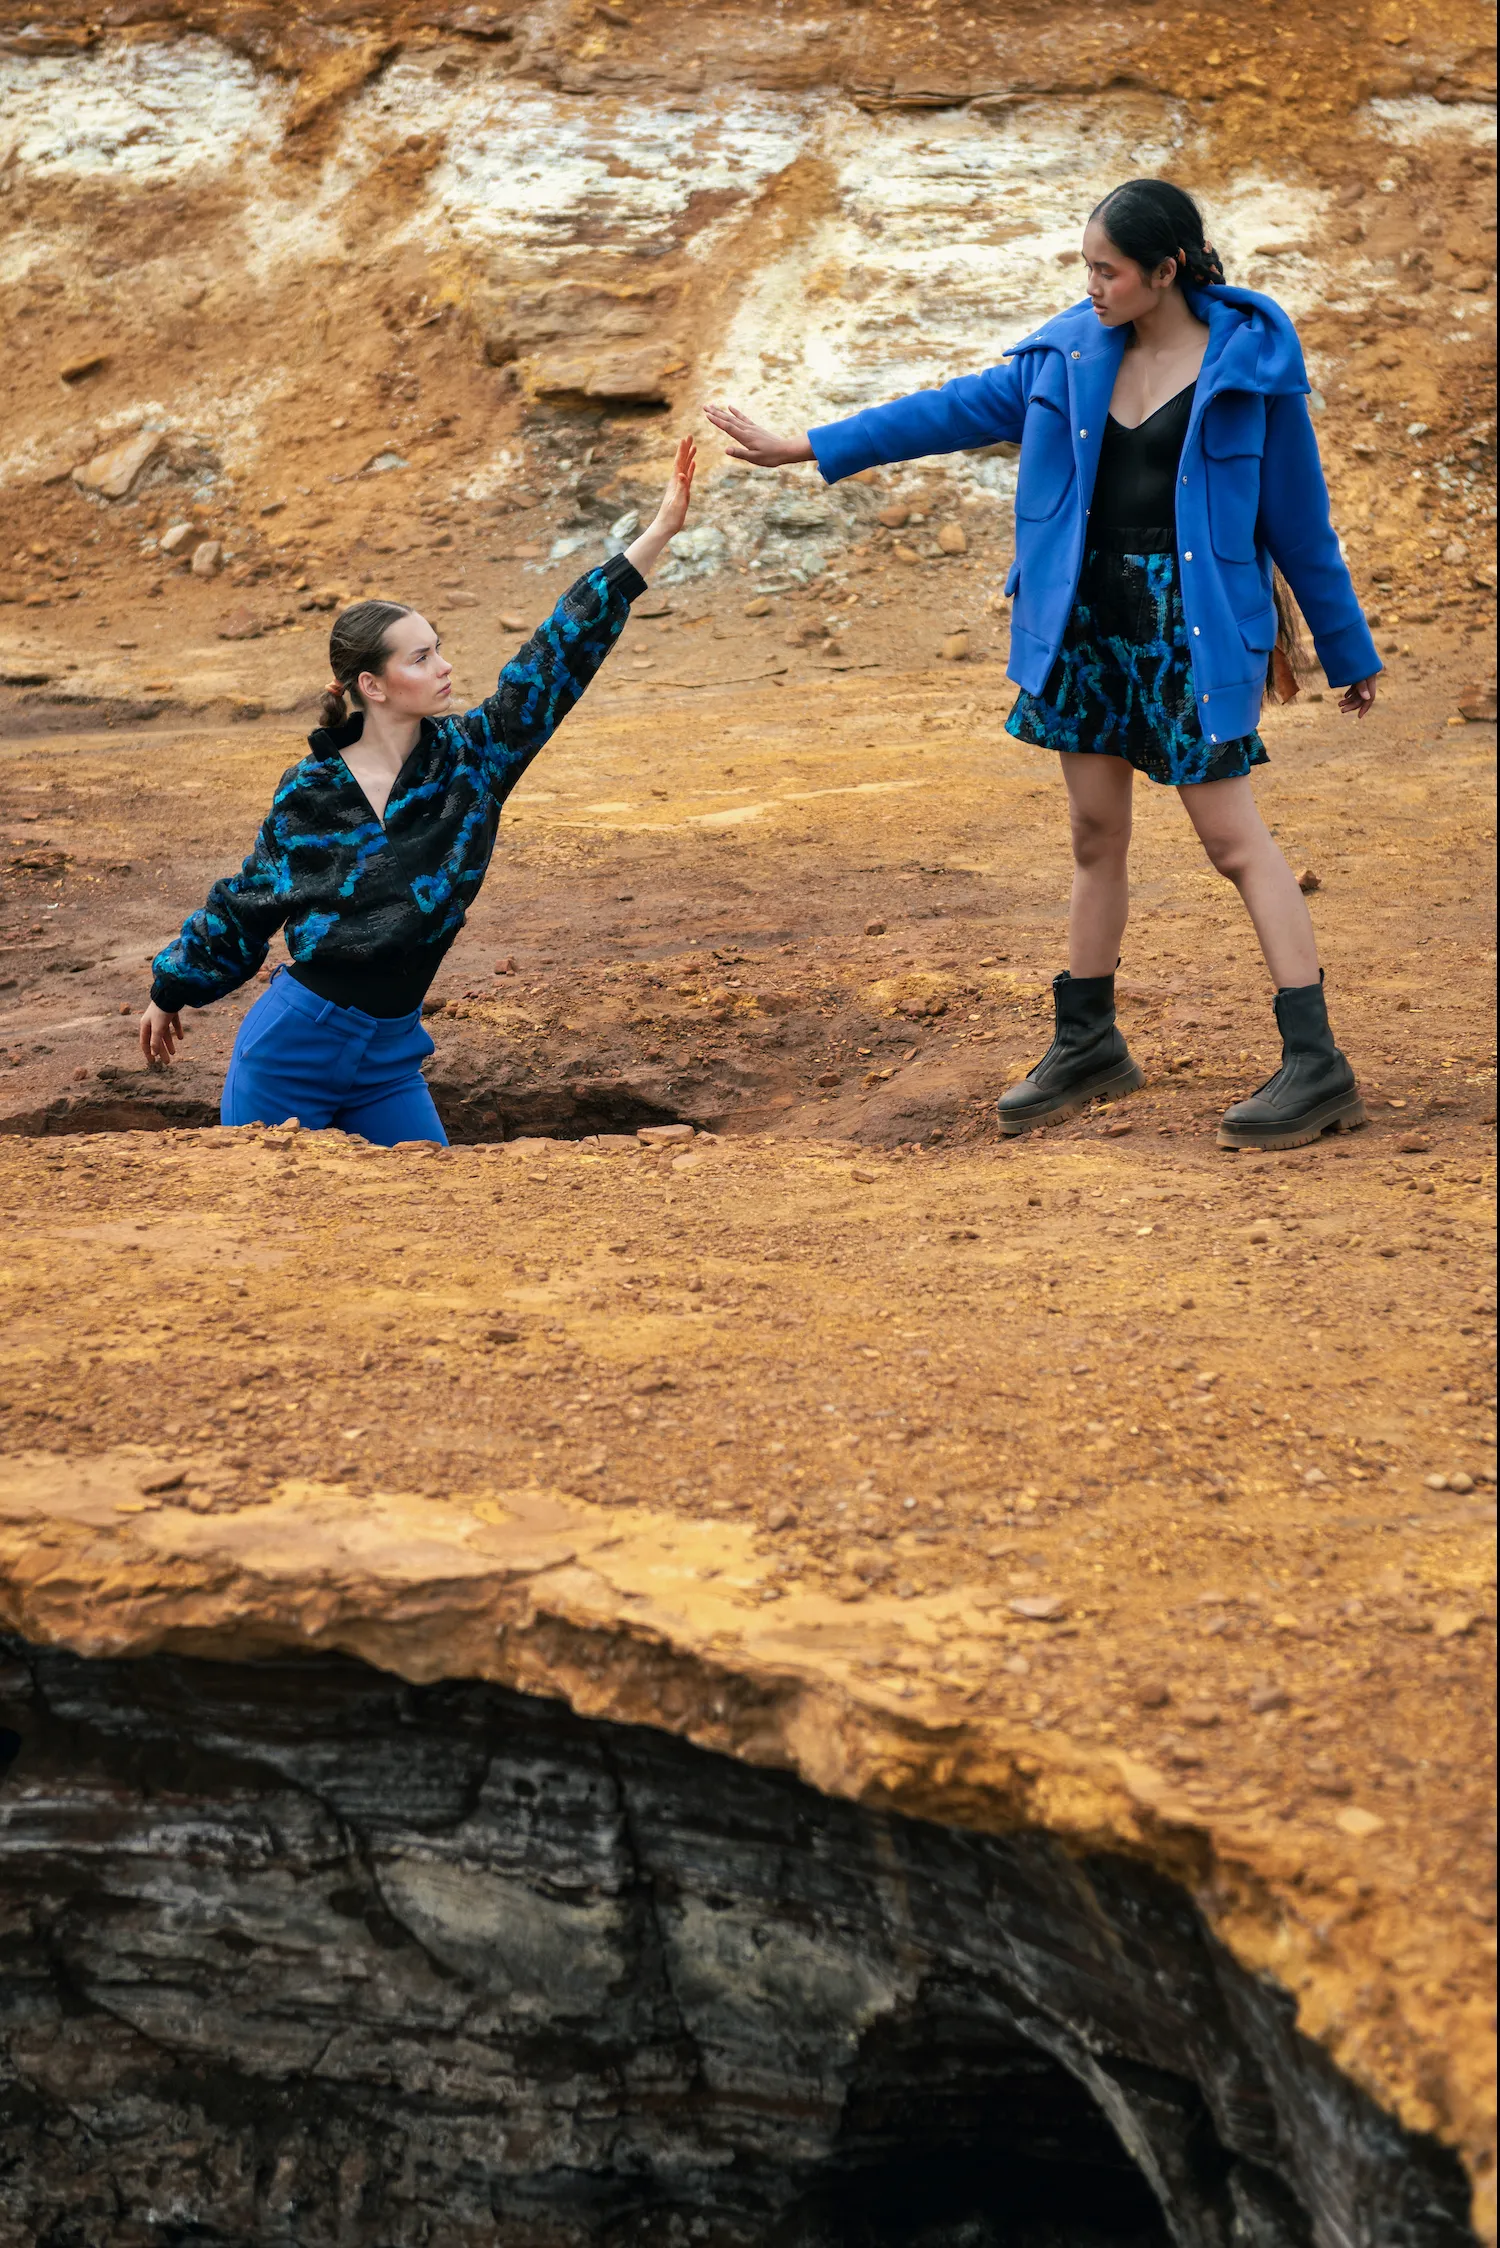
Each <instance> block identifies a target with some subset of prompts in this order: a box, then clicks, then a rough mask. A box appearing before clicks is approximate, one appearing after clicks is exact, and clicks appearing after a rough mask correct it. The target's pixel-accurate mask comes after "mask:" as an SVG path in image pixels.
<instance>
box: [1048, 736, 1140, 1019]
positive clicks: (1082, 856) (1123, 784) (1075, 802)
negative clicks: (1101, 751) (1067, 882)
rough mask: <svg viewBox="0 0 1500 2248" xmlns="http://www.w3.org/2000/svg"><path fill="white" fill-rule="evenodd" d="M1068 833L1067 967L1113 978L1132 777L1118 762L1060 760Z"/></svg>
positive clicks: (1126, 889)
mask: <svg viewBox="0 0 1500 2248" xmlns="http://www.w3.org/2000/svg"><path fill="white" fill-rule="evenodd" d="M1062 769H1063V778H1064V780H1065V781H1066V782H1067V784H1068V816H1069V819H1070V820H1071V822H1072V827H1073V896H1072V902H1071V904H1070V905H1069V908H1068V967H1069V970H1070V972H1071V973H1072V974H1073V975H1075V976H1112V975H1113V974H1114V972H1115V962H1116V961H1117V960H1118V959H1119V957H1120V945H1121V942H1122V941H1123V939H1124V935H1125V923H1126V921H1127V920H1128V918H1129V915H1130V815H1131V788H1132V786H1133V784H1134V781H1135V774H1134V772H1133V771H1132V769H1131V768H1130V766H1129V765H1127V764H1126V762H1125V760H1124V758H1123V757H1096V756H1092V755H1089V754H1087V753H1082V752H1078V751H1073V752H1071V753H1068V754H1065V755H1064V757H1063V759H1062Z"/></svg>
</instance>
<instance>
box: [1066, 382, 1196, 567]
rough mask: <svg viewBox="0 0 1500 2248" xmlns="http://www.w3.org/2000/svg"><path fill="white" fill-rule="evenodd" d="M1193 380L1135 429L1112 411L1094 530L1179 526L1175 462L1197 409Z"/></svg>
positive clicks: (1092, 514)
mask: <svg viewBox="0 0 1500 2248" xmlns="http://www.w3.org/2000/svg"><path fill="white" fill-rule="evenodd" d="M1197 387H1198V385H1197V383H1196V382H1190V383H1189V384H1188V386H1187V388H1186V390H1179V391H1178V393H1177V396H1176V397H1175V398H1169V399H1168V400H1167V402H1166V404H1165V406H1158V407H1157V409H1156V412H1155V413H1154V414H1148V415H1147V416H1146V419H1145V420H1144V421H1143V422H1138V423H1137V424H1136V426H1135V428H1134V429H1127V428H1126V427H1125V425H1124V423H1123V422H1117V421H1116V420H1115V417H1114V415H1113V414H1111V415H1110V416H1109V418H1108V420H1107V421H1106V422H1105V425H1104V442H1103V444H1102V445H1101V446H1100V448H1099V474H1098V476H1097V478H1096V479H1095V483H1094V500H1093V506H1092V508H1091V509H1090V512H1089V530H1090V534H1091V535H1093V536H1097V535H1098V534H1099V533H1100V532H1110V533H1116V532H1119V531H1121V530H1124V529H1126V528H1129V529H1131V530H1148V531H1155V532H1158V533H1160V532H1168V533H1171V532H1175V530H1176V527H1177V464H1178V462H1179V461H1180V460H1181V458H1182V447H1183V441H1184V439H1185V438H1186V436H1187V430H1188V423H1189V421H1190V420H1191V419H1192V413H1193V393H1194V392H1195V391H1196V389H1197Z"/></svg>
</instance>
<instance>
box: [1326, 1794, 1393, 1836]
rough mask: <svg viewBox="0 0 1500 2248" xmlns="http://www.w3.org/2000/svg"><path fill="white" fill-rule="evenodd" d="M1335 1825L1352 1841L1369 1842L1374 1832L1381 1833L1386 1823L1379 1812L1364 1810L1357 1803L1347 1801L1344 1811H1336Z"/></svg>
mask: <svg viewBox="0 0 1500 2248" xmlns="http://www.w3.org/2000/svg"><path fill="white" fill-rule="evenodd" d="M1333 1823H1334V1825H1335V1826H1336V1827H1337V1828H1338V1830H1339V1832H1340V1833H1341V1834H1347V1835H1348V1836H1349V1837H1350V1839H1351V1840H1352V1841H1355V1842H1368V1841H1369V1839H1370V1837H1371V1835H1372V1834H1379V1832H1380V1830H1381V1828H1382V1827H1383V1826H1384V1825H1385V1821H1384V1819H1382V1818H1381V1817H1380V1816H1379V1814H1378V1813H1377V1812H1374V1811H1362V1810H1361V1809H1360V1807H1359V1805H1358V1804H1357V1803H1346V1804H1345V1805H1344V1808H1343V1810H1342V1811H1338V1812H1335V1814H1334V1820H1333Z"/></svg>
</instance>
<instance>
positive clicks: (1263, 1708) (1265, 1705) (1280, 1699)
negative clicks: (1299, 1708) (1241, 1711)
mask: <svg viewBox="0 0 1500 2248" xmlns="http://www.w3.org/2000/svg"><path fill="white" fill-rule="evenodd" d="M1248 1700H1249V1703H1250V1707H1251V1709H1252V1710H1253V1712H1254V1713H1255V1715H1256V1716H1257V1717H1264V1716H1265V1715H1266V1713H1267V1711H1268V1710H1273V1709H1285V1708H1286V1707H1287V1706H1288V1704H1289V1702H1290V1700H1291V1696H1290V1695H1289V1694H1288V1693H1287V1690H1286V1688H1285V1687H1284V1686H1278V1685H1276V1684H1275V1683H1274V1681H1272V1680H1269V1679H1267V1680H1264V1681H1263V1682H1262V1683H1261V1684H1260V1685H1258V1686H1252V1687H1251V1689H1250V1692H1249V1696H1248Z"/></svg>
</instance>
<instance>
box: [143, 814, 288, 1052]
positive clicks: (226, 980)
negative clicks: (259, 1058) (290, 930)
mask: <svg viewBox="0 0 1500 2248" xmlns="http://www.w3.org/2000/svg"><path fill="white" fill-rule="evenodd" d="M274 817H275V815H274V813H273V815H272V819H274ZM271 827H272V820H267V821H266V822H265V824H264V825H263V826H262V828H261V830H260V833H259V834H258V835H257V836H256V838H255V843H254V845H253V847H252V849H251V852H250V855H249V857H248V858H247V859H246V861H245V863H244V865H243V866H242V867H241V868H240V871H239V873H238V874H230V875H226V876H225V877H224V879H223V880H222V881H219V882H216V883H215V884H214V886H213V888H212V889H211V890H210V891H209V893H208V897H207V899H206V901H205V903H204V904H203V905H201V906H200V907H199V908H198V911H197V912H196V913H190V914H189V915H188V917H187V919H186V921H184V922H183V924H182V928H181V930H180V932H179V933H178V935H177V936H175V937H174V938H173V939H172V942H171V943H170V944H168V945H164V946H163V947H162V949H161V951H160V952H159V953H158V954H157V955H156V958H155V959H154V960H153V961H152V963H151V1002H150V1005H149V1006H148V1007H147V1009H146V1011H145V1013H144V1014H143V1015H142V1017H141V1051H142V1053H143V1054H144V1055H145V1056H146V1059H147V1060H148V1061H155V1062H169V1061H170V1060H171V1059H172V1055H173V1051H174V1047H175V1044H176V1041H177V1040H178V1039H180V1038H181V1036H182V1023H181V1020H180V1016H181V1010H182V1009H183V1008H184V1007H207V1006H211V1005H212V1003H213V1001H214V1000H216V999H223V998H225V997H226V996H227V995H228V993H230V992H231V991H237V990H238V989H239V987H240V985H241V984H244V983H248V982H249V981H250V978H251V977H252V976H253V975H254V974H255V972H256V970H257V969H258V968H259V967H260V965H261V963H262V961H263V960H264V959H265V957H266V954H267V952H268V950H269V949H270V943H271V939H272V937H273V936H274V935H275V934H276V931H277V930H278V929H279V928H280V927H281V924H282V923H283V921H285V919H286V917H287V909H288V906H289V904H290V899H289V898H288V896H287V890H286V884H285V882H284V880H283V879H282V868H281V864H280V855H279V853H278V852H277V851H276V848H275V844H274V841H273V837H272V834H271Z"/></svg>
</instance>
